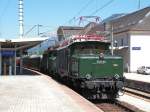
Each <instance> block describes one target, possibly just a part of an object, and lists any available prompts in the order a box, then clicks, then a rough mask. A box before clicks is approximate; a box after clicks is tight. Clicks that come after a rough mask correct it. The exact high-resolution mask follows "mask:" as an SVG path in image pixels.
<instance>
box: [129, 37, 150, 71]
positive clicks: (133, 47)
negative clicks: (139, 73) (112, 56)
mask: <svg viewBox="0 0 150 112" xmlns="http://www.w3.org/2000/svg"><path fill="white" fill-rule="evenodd" d="M130 38H131V42H130V53H131V54H130V60H131V61H130V71H131V72H136V70H137V68H138V67H139V66H142V65H145V66H150V50H149V49H150V35H149V36H146V35H131V37H130Z"/></svg>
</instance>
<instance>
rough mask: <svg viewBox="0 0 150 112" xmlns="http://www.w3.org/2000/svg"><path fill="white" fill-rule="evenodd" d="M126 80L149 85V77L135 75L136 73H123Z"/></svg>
mask: <svg viewBox="0 0 150 112" xmlns="http://www.w3.org/2000/svg"><path fill="white" fill-rule="evenodd" d="M124 76H125V77H126V79H131V80H137V81H142V82H147V83H150V75H144V74H137V73H124Z"/></svg>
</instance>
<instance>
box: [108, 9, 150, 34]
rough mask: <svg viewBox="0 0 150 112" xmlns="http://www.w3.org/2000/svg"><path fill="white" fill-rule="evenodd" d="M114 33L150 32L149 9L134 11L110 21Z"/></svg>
mask: <svg viewBox="0 0 150 112" xmlns="http://www.w3.org/2000/svg"><path fill="white" fill-rule="evenodd" d="M110 23H111V24H113V28H114V30H115V31H117V32H118V31H123V30H150V7H146V8H144V9H141V10H138V11H135V12H133V13H130V14H127V15H124V16H121V17H119V18H116V19H113V20H112V21H110Z"/></svg>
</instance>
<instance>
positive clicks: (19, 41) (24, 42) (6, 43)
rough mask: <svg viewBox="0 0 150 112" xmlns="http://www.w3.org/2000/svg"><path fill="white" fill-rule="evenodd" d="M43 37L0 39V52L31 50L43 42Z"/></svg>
mask: <svg viewBox="0 0 150 112" xmlns="http://www.w3.org/2000/svg"><path fill="white" fill-rule="evenodd" d="M47 39H48V37H47V38H45V37H32V38H16V39H0V46H1V47H0V50H5V51H6V50H9V51H10V50H16V51H18V50H27V49H29V48H32V47H34V46H36V45H38V44H40V43H41V42H43V41H44V40H47Z"/></svg>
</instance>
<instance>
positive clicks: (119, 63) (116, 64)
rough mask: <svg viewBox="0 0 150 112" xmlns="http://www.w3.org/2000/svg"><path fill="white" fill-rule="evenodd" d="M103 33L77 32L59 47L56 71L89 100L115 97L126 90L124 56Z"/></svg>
mask: <svg viewBox="0 0 150 112" xmlns="http://www.w3.org/2000/svg"><path fill="white" fill-rule="evenodd" d="M109 47H110V42H109V41H108V40H106V39H104V37H101V36H91V35H84V36H82V35H76V36H73V37H71V38H69V39H67V40H65V41H63V42H62V43H61V44H60V47H58V48H57V49H56V51H57V55H56V73H57V75H59V76H60V77H61V78H62V79H65V80H67V81H68V82H70V83H72V85H73V86H74V87H75V88H78V89H79V90H80V91H82V94H83V95H84V96H85V97H87V98H89V99H95V98H96V99H114V98H116V97H117V96H118V92H119V90H122V88H123V83H124V78H123V59H122V57H119V56H112V55H111V53H110V49H109Z"/></svg>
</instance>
